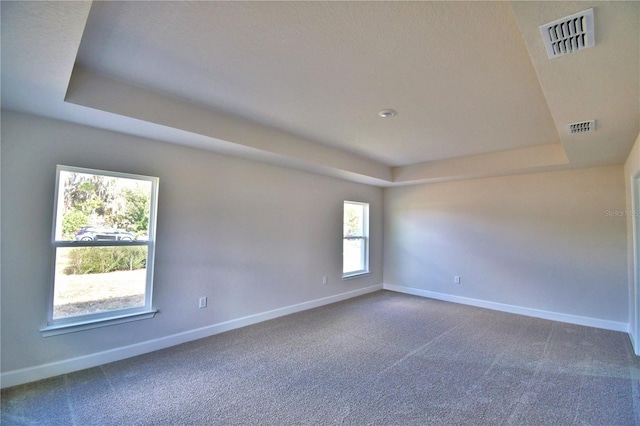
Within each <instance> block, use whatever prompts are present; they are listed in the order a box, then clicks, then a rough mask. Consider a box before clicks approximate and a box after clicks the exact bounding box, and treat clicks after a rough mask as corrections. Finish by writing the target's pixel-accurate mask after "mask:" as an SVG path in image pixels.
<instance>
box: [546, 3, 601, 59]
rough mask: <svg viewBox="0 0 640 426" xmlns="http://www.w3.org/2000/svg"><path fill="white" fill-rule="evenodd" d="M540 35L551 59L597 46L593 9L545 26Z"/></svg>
mask: <svg viewBox="0 0 640 426" xmlns="http://www.w3.org/2000/svg"><path fill="white" fill-rule="evenodd" d="M540 33H541V34H542V39H543V41H544V46H545V47H546V49H547V56H548V57H549V59H551V58H557V57H558V56H563V55H566V54H568V53H573V52H577V51H578V50H583V49H586V48H588V47H592V46H594V45H595V44H596V41H595V35H594V31H593V9H587V10H585V11H583V12H580V13H576V14H575V15H571V16H567V17H566V18H562V19H558V20H557V21H553V22H550V23H548V24H545V25H543V26H541V27H540Z"/></svg>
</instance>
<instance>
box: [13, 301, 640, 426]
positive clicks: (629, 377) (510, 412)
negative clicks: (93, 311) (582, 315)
mask: <svg viewBox="0 0 640 426" xmlns="http://www.w3.org/2000/svg"><path fill="white" fill-rule="evenodd" d="M32 424H43V425H426V424H429V425H430V424H436V425H437V424H440V425H465V424H473V425H485V424H487V425H488V424H490V425H500V424H504V425H573V424H578V425H582V424H592V425H634V424H635V425H640V358H638V357H635V356H634V355H633V353H632V350H631V344H630V342H629V338H628V336H627V335H626V334H624V333H618V332H612V331H605V330H600V329H594V328H589V327H582V326H576V325H569V324H564V323H558V322H553V321H547V320H541V319H536V318H528V317H523V316H517V315H512V314H507V313H501V312H495V311H489V310H483V309H478V308H473V307H469V306H463V305H456V304H451V303H446V302H441V301H435V300H429V299H424V298H419V297H414V296H408V295H403V294H398V293H392V292H387V291H381V292H377V293H373V294H370V295H366V296H362V297H359V298H356V299H351V300H348V301H345V302H341V303H337V304H333V305H329V306H325V307H322V308H318V309H314V310H310V311H306V312H302V313H298V314H294V315H290V316H287V317H283V318H279V319H275V320H272V321H267V322H264V323H261V324H257V325H254V326H250V327H247V328H244V329H240V330H235V331H231V332H228V333H224V334H221V335H217V336H213V337H210V338H206V339H202V340H199V341H195V342H191V343H187V344H184V345H180V346H176V347H173V348H170V349H166V350H162V351H158V352H155V353H152V354H147V355H143V356H139V357H136V358H132V359H128V360H125V361H120V362H116V363H112V364H107V365H104V366H101V367H97V368H92V369H89V370H84V371H81V372H77V373H73V374H67V375H64V376H60V377H55V378H52V379H48V380H43V381H40V382H37V383H32V384H28V385H24V386H18V387H14V388H10V389H5V390H3V391H2V425H3V426H8V425H32Z"/></svg>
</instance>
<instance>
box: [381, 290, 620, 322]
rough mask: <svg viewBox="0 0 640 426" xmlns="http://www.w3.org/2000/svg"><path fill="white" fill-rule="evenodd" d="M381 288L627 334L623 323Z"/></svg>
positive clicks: (475, 300)
mask: <svg viewBox="0 0 640 426" xmlns="http://www.w3.org/2000/svg"><path fill="white" fill-rule="evenodd" d="M383 288H384V289H385V290H390V291H395V292H398V293H406V294H412V295H414V296H421V297H428V298H430V299H438V300H444V301H446V302H453V303H460V304H463V305H470V306H476V307H479V308H486V309H493V310H495V311H502V312H509V313H512V314H518V315H526V316H529V317H535V318H542V319H547V320H551V321H559V322H565V323H569V324H576V325H584V326H587V327H594V328H602V329H605V330H612V331H622V332H624V333H629V324H628V323H625V322H619V321H610V320H603V319H599V318H591V317H583V316H579V315H571V314H563V313H560V312H551V311H543V310H541V309H534V308H525V307H523V306H516V305H508V304H505V303H499V302H491V301H488V300H480V299H472V298H469V297H463V296H456V295H453V294H445V293H438V292H435V291H430V290H422V289H419V288H413V287H403V286H398V285H394V284H383Z"/></svg>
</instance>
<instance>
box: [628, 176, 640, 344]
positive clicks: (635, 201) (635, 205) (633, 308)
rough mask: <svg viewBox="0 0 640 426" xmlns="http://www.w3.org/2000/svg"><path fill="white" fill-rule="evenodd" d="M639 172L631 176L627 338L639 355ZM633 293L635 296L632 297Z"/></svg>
mask: <svg viewBox="0 0 640 426" xmlns="http://www.w3.org/2000/svg"><path fill="white" fill-rule="evenodd" d="M639 193H640V172H637V173H636V174H635V175H633V176H631V206H632V209H633V210H632V219H631V229H632V231H631V233H632V237H631V238H632V254H633V265H632V267H633V272H632V276H631V278H632V282H631V283H630V288H629V299H630V300H629V309H630V315H629V339H631V346H632V347H633V351H634V353H635V354H636V355H638V356H640V270H639V269H640V252H639V250H640V247H638V242H639V241H640V218H639V217H638V212H640V197H638V194H639ZM634 295H635V298H634V297H633V296H634Z"/></svg>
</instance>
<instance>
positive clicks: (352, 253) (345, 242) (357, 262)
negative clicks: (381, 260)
mask: <svg viewBox="0 0 640 426" xmlns="http://www.w3.org/2000/svg"><path fill="white" fill-rule="evenodd" d="M368 272H369V204H367V203H358V202H355V201H345V202H344V219H343V233H342V277H343V278H349V277H354V276H357V275H361V274H366V273H368Z"/></svg>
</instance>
